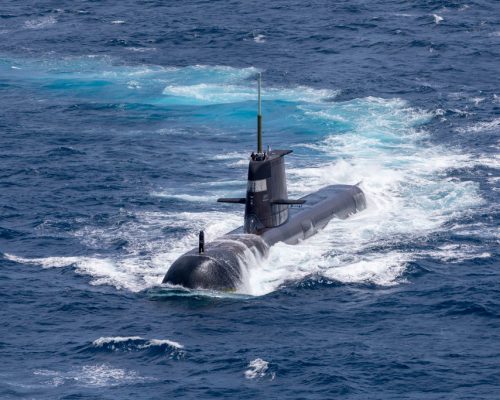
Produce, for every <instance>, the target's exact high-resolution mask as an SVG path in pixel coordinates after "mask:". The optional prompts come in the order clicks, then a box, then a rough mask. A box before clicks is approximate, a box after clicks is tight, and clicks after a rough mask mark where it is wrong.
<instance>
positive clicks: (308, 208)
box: [163, 185, 366, 291]
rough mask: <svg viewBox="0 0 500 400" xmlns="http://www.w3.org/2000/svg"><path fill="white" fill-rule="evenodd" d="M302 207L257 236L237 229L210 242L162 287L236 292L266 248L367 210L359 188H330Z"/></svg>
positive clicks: (177, 265)
mask: <svg viewBox="0 0 500 400" xmlns="http://www.w3.org/2000/svg"><path fill="white" fill-rule="evenodd" d="M301 200H305V201H306V202H305V204H304V205H303V206H302V207H300V208H291V209H290V210H289V215H288V219H287V221H286V222H285V223H284V224H282V225H280V226H277V227H274V228H267V229H264V230H263V231H262V232H260V233H259V234H248V233H243V227H240V228H238V229H236V230H234V231H232V232H229V233H228V234H226V235H223V236H221V237H220V238H218V239H216V240H214V241H213V242H209V243H207V244H206V246H205V252H204V253H202V254H200V253H199V252H198V248H194V249H192V250H190V251H189V252H187V253H185V254H184V255H182V256H181V257H179V258H178V259H177V260H176V261H175V262H174V263H173V264H172V266H171V267H170V269H169V270H168V271H167V273H166V275H165V277H164V278H163V283H168V284H172V285H181V286H184V287H187V288H192V289H213V290H221V291H232V290H236V289H237V288H238V287H239V286H240V285H241V283H242V281H243V279H244V274H245V273H246V268H247V267H246V265H247V263H248V260H249V258H250V259H251V257H257V258H264V257H266V256H267V253H268V251H269V247H270V246H272V245H274V244H276V243H278V242H284V243H287V244H297V243H298V242H300V241H301V240H304V239H307V238H309V237H310V236H312V235H314V234H315V233H317V232H318V231H319V230H321V229H323V228H324V227H325V226H326V225H327V224H328V222H329V221H330V220H331V219H332V218H341V219H344V218H347V217H348V216H349V215H352V214H354V213H356V212H358V211H361V210H363V209H365V208H366V200H365V195H364V194H363V192H362V191H361V189H360V188H359V187H358V186H352V185H331V186H327V187H325V188H322V189H320V190H318V191H317V192H315V193H312V194H310V195H307V196H305V197H303V198H302V199H301Z"/></svg>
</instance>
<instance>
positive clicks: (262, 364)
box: [245, 358, 274, 379]
mask: <svg viewBox="0 0 500 400" xmlns="http://www.w3.org/2000/svg"><path fill="white" fill-rule="evenodd" d="M268 369H269V363H268V362H267V361H265V360H263V359H262V358H256V359H255V360H253V361H250V363H249V364H248V369H247V370H246V371H245V378H247V379H255V378H263V377H264V376H265V375H266V371H267V370H268ZM273 378H274V377H273Z"/></svg>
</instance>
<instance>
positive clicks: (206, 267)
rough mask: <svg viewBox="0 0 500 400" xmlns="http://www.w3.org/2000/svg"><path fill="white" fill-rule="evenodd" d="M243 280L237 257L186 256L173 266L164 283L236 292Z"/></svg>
mask: <svg viewBox="0 0 500 400" xmlns="http://www.w3.org/2000/svg"><path fill="white" fill-rule="evenodd" d="M241 279H242V276H241V268H240V265H239V262H238V259H237V258H236V257H235V256H231V255H230V254H225V255H224V257H217V256H214V255H209V254H206V253H205V254H185V255H184V256H182V257H180V258H179V259H177V260H176V261H175V262H174V263H173V264H172V266H171V267H170V269H169V270H168V272H167V274H166V275H165V277H164V278H163V282H162V283H170V284H172V285H181V286H184V287H186V288H190V289H212V290H221V291H224V290H236V288H237V287H238V285H239V284H240V283H241Z"/></svg>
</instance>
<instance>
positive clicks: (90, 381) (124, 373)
mask: <svg viewBox="0 0 500 400" xmlns="http://www.w3.org/2000/svg"><path fill="white" fill-rule="evenodd" d="M33 374H34V375H37V376H42V377H47V378H50V380H49V381H47V384H49V385H51V386H61V385H64V384H74V385H77V386H85V387H113V386H120V385H126V384H130V383H138V382H147V381H151V380H152V379H151V378H146V377H142V376H140V375H139V374H138V373H137V372H135V371H131V370H126V369H122V368H113V367H111V366H110V365H108V364H96V365H84V366H83V367H81V368H79V369H73V370H70V371H64V372H60V371H53V370H44V369H39V370H35V371H34V372H33Z"/></svg>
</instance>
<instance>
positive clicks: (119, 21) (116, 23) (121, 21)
mask: <svg viewBox="0 0 500 400" xmlns="http://www.w3.org/2000/svg"><path fill="white" fill-rule="evenodd" d="M111 23H112V24H114V25H122V24H124V23H125V21H123V20H121V19H117V20H114V21H111Z"/></svg>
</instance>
